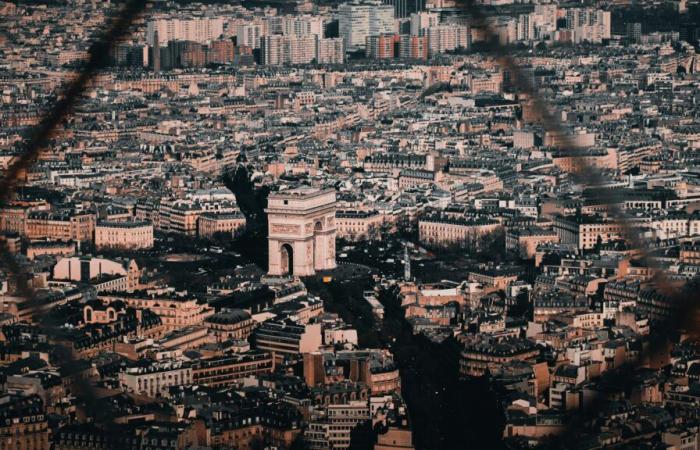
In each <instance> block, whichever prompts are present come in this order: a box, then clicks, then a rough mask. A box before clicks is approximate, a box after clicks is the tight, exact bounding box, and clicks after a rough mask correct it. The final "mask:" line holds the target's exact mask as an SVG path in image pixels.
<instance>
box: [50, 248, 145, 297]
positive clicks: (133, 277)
mask: <svg viewBox="0 0 700 450" xmlns="http://www.w3.org/2000/svg"><path fill="white" fill-rule="evenodd" d="M140 276H141V271H140V270H139V267H138V265H137V264H136V261H134V260H128V261H113V260H109V259H104V258H90V257H77V256H73V257H70V258H63V259H61V260H60V261H58V263H56V265H55V266H54V268H53V278H54V279H55V280H71V281H81V282H83V283H88V282H91V281H94V282H98V283H99V282H103V281H106V282H110V285H109V287H110V288H109V289H103V290H111V291H133V290H134V289H136V288H137V287H138V285H139V277H140Z"/></svg>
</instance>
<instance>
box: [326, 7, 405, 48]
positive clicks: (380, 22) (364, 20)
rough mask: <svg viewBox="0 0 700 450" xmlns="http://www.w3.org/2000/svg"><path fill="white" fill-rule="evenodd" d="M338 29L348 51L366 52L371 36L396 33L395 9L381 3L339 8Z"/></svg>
mask: <svg viewBox="0 0 700 450" xmlns="http://www.w3.org/2000/svg"><path fill="white" fill-rule="evenodd" d="M338 14H339V17H338V27H339V32H340V37H341V38H342V39H343V43H344V45H345V49H346V51H357V50H364V49H365V48H366V45H367V38H368V37H369V36H378V35H380V34H387V33H394V32H395V31H396V30H395V26H394V7H393V6H392V5H384V4H382V3H380V2H364V3H360V2H351V3H343V4H342V5H340V6H339V7H338Z"/></svg>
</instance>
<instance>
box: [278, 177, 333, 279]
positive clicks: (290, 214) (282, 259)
mask: <svg viewBox="0 0 700 450" xmlns="http://www.w3.org/2000/svg"><path fill="white" fill-rule="evenodd" d="M265 211H266V212H267V224H268V233H269V234H268V239H267V242H268V246H269V251H270V252H269V259H268V263H269V264H268V274H269V275H273V276H282V275H297V276H302V277H303V276H308V275H314V274H315V273H316V271H317V270H328V269H334V268H335V267H336V265H335V191H334V190H333V189H323V190H322V189H318V188H310V187H309V188H297V189H290V190H287V191H283V192H277V193H272V194H270V196H269V197H268V199H267V209H266V210H265Z"/></svg>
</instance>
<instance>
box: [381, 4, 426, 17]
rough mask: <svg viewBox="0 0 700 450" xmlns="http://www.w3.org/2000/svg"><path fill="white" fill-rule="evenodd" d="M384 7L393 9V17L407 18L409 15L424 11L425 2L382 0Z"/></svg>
mask: <svg viewBox="0 0 700 450" xmlns="http://www.w3.org/2000/svg"><path fill="white" fill-rule="evenodd" d="M382 2H383V3H384V4H385V5H391V6H393V7H394V16H395V17H397V18H399V17H409V16H410V15H411V14H413V13H416V12H420V11H423V10H425V0H382Z"/></svg>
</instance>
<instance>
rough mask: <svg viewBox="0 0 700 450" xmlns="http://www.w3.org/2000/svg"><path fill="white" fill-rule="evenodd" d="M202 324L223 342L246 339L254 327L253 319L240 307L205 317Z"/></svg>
mask: <svg viewBox="0 0 700 450" xmlns="http://www.w3.org/2000/svg"><path fill="white" fill-rule="evenodd" d="M204 325H206V327H207V328H208V329H209V334H211V335H213V336H214V338H215V340H216V341H217V342H224V341H228V340H233V339H235V340H245V339H248V336H250V334H251V333H252V332H253V329H254V328H255V321H254V320H253V319H252V318H251V316H250V314H249V313H247V312H246V311H243V310H242V309H229V310H223V311H220V312H218V313H216V314H213V315H211V316H209V317H207V318H206V319H205V321H204Z"/></svg>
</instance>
